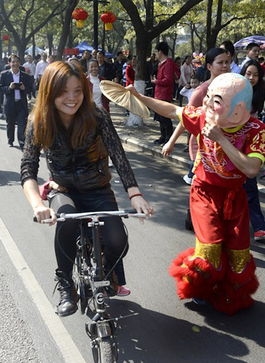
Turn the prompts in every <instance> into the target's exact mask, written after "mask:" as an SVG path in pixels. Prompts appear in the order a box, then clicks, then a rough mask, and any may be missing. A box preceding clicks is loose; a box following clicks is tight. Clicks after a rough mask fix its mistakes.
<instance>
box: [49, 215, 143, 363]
mask: <svg viewBox="0 0 265 363" xmlns="http://www.w3.org/2000/svg"><path fill="white" fill-rule="evenodd" d="M108 216H119V217H123V218H128V217H141V218H144V217H145V214H143V213H137V212H136V211H135V210H131V209H130V210H118V211H103V212H88V213H69V214H64V213H61V214H58V215H57V221H60V222H64V221H67V220H71V219H78V220H79V227H80V234H79V237H78V239H77V254H76V259H75V263H74V268H73V280H74V283H75V286H76V289H77V292H78V294H79V304H80V310H81V313H82V314H85V313H86V315H87V317H89V318H90V322H87V323H86V324H85V330H86V333H87V335H88V336H89V338H90V340H91V348H92V354H93V359H94V362H95V363H115V362H117V359H118V344H117V340H116V336H115V330H116V326H117V321H118V320H119V319H120V318H125V317H128V316H133V315H135V314H131V315H127V316H123V317H115V318H112V317H111V316H110V314H109V313H108V301H109V297H110V295H112V294H110V291H111V282H110V279H108V278H109V277H110V275H111V272H112V271H113V269H114V267H115V266H113V267H112V269H111V271H109V272H108V274H107V275H105V272H104V266H103V261H102V259H103V256H104V253H103V251H102V246H101V238H100V228H101V227H102V226H103V225H104V221H101V220H100V218H102V217H108ZM47 222H49V221H48V220H47V221H43V223H47ZM88 228H91V231H92V236H90V235H89V233H88V231H89V229H88ZM121 257H122V256H121ZM121 257H120V258H121ZM118 261H119V259H118V260H117V261H116V264H117V262H118Z"/></svg>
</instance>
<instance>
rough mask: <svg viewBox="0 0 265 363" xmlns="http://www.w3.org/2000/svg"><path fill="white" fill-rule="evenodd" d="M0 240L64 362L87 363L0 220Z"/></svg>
mask: <svg viewBox="0 0 265 363" xmlns="http://www.w3.org/2000/svg"><path fill="white" fill-rule="evenodd" d="M0 239H1V241H2V244H3V246H4V247H5V249H6V251H7V253H8V255H9V257H10V259H11V261H12V262H13V264H14V266H15V268H16V270H17V271H18V274H19V276H20V277H21V279H22V281H23V283H24V285H25V287H26V289H27V291H28V292H29V294H30V296H31V298H32V300H33V302H34V303H35V305H36V307H37V309H38V310H39V312H40V315H41V317H42V319H43V322H44V324H45V325H46V326H47V328H48V329H49V331H50V333H51V336H52V337H53V339H54V341H55V343H56V345H57V346H58V349H59V350H60V352H61V354H62V356H63V358H64V362H66V363H73V362H74V363H86V361H85V360H84V358H83V357H82V355H81V353H80V351H79V350H78V348H77V346H76V345H75V343H74V342H73V340H72V338H71V336H70V335H69V334H68V332H67V330H66V328H65V327H64V325H63V323H62V322H61V320H60V318H59V317H58V316H57V315H56V314H55V313H54V309H53V307H52V305H51V304H50V302H49V300H48V298H47V297H46V295H45V293H44V291H43V290H42V288H41V287H40V285H39V283H38V281H37V280H36V278H35V276H34V275H33V273H32V271H31V270H30V268H29V266H28V264H27V263H26V261H25V259H24V257H23V256H22V254H21V253H20V251H19V249H18V248H17V246H16V243H15V241H14V240H13V238H12V237H11V235H10V233H9V232H8V230H7V228H6V226H5V224H4V222H3V220H2V219H1V218H0Z"/></svg>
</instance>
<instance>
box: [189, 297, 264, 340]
mask: <svg viewBox="0 0 265 363" xmlns="http://www.w3.org/2000/svg"><path fill="white" fill-rule="evenodd" d="M185 306H186V307H187V308H189V309H190V310H193V311H196V312H197V313H199V314H200V315H201V316H203V317H204V319H205V323H206V324H207V325H208V326H211V327H213V328H214V329H218V330H220V331H222V332H224V333H228V334H233V335H235V336H238V337H240V338H246V339H250V340H253V341H254V342H256V344H258V345H260V346H261V347H265V338H264V321H265V303H263V302H261V301H255V302H254V305H253V306H252V307H251V308H249V309H246V310H241V311H240V312H238V313H237V314H236V315H233V316H228V315H225V314H223V313H220V312H218V311H215V310H214V309H213V308H211V307H210V306H209V307H208V306H207V307H204V306H198V305H195V304H193V303H191V302H189V303H185Z"/></svg>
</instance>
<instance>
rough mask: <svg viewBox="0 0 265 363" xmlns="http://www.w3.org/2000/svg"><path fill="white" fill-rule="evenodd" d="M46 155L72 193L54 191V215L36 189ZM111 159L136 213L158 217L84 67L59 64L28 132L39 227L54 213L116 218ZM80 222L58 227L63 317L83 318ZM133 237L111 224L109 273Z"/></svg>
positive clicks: (24, 177) (31, 193)
mask: <svg viewBox="0 0 265 363" xmlns="http://www.w3.org/2000/svg"><path fill="white" fill-rule="evenodd" d="M42 149H43V150H44V153H45V156H46V160H47V165H48V168H49V171H50V175H51V179H52V180H53V181H55V182H56V183H57V184H59V185H60V186H61V187H62V188H66V190H67V192H62V191H59V190H52V191H51V193H50V194H49V207H47V206H46V205H45V204H44V202H43V201H42V199H41V196H40V193H39V188H38V184H37V174H38V168H39V157H40V153H41V150H42ZM108 155H110V157H111V159H112V161H113V164H114V165H115V167H116V170H117V172H118V174H119V175H120V177H121V180H122V183H123V185H124V188H125V190H126V191H127V192H128V197H129V199H130V200H131V205H132V207H133V208H135V209H136V210H137V211H138V212H144V213H145V214H146V215H150V214H152V213H153V210H152V208H151V207H150V205H149V204H148V202H146V201H145V200H144V199H143V197H142V194H141V192H140V190H139V188H138V185H137V182H136V180H135V177H134V173H133V171H132V169H131V167H130V164H129V162H128V160H127V158H126V155H125V152H124V150H123V148H122V145H121V142H120V139H119V137H118V135H117V133H116V130H115V128H114V126H113V124H112V122H111V119H110V117H109V115H108V114H107V113H106V112H104V111H102V110H99V109H98V108H96V106H95V104H94V103H93V101H92V96H91V92H90V90H89V86H88V82H87V79H86V76H85V74H84V73H83V71H82V69H81V67H79V66H78V65H77V64H73V63H66V62H61V61H60V62H53V63H51V64H50V65H49V66H48V67H47V69H46V70H45V72H44V74H43V76H42V79H41V83H40V88H39V93H38V98H37V100H36V104H35V107H34V109H33V111H32V113H31V116H30V120H29V122H28V126H27V131H26V142H25V147H24V154H23V158H22V162H21V181H22V185H23V188H24V192H25V195H26V197H27V199H28V200H29V202H30V204H31V206H32V208H33V211H34V214H35V216H36V217H37V220H38V222H41V221H42V220H44V219H51V224H54V223H56V213H75V212H88V211H91V212H93V211H104V210H116V209H117V208H118V207H117V203H116V200H115V196H114V193H113V191H112V190H111V186H110V180H111V175H110V172H109V168H108ZM77 234H78V222H77V221H74V220H73V221H71V222H69V223H63V222H58V223H57V225H56V231H55V255H56V260H57V265H58V267H57V269H56V280H57V281H58V290H59V292H60V302H59V304H58V306H57V313H58V315H60V316H67V315H70V314H73V313H74V312H75V311H76V310H77V301H78V296H77V293H76V290H75V288H74V284H73V280H72V269H73V261H74V259H75V255H76V238H77ZM127 243H128V241H127V235H126V233H125V230H124V226H123V224H122V221H121V219H120V218H119V217H110V218H107V219H106V221H105V224H104V228H103V245H104V255H105V259H106V263H105V268H106V270H107V271H109V270H110V269H111V268H112V267H113V265H114V264H115V262H116V261H117V259H118V258H119V257H120V256H121V255H122V256H125V254H126V253H127V249H128V248H126V246H127Z"/></svg>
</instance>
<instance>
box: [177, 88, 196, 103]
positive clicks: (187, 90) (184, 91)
mask: <svg viewBox="0 0 265 363" xmlns="http://www.w3.org/2000/svg"><path fill="white" fill-rule="evenodd" d="M194 90H195V88H186V87H183V88H182V89H181V90H180V92H179V93H180V94H181V96H185V97H187V99H188V102H189V101H190V98H191V95H192V93H193V91H194Z"/></svg>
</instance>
